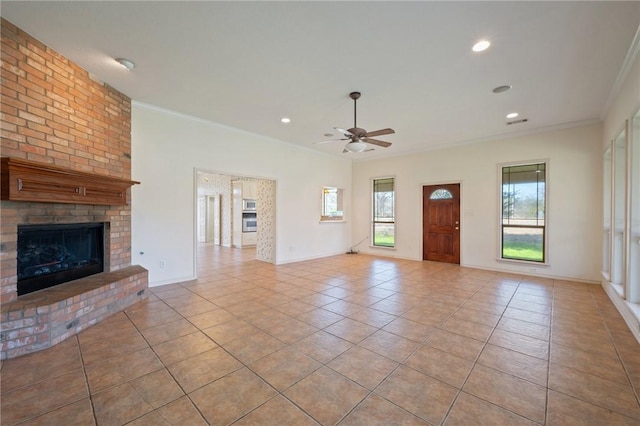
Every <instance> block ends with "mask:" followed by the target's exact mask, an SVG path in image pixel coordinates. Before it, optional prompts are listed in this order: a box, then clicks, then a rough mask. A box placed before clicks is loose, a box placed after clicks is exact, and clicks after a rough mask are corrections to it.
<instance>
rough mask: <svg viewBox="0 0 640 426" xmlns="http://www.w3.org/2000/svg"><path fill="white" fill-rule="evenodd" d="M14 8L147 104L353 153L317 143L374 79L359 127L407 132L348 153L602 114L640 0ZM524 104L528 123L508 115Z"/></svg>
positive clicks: (17, 16) (41, 34) (479, 136)
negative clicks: (484, 43)
mask: <svg viewBox="0 0 640 426" xmlns="http://www.w3.org/2000/svg"><path fill="white" fill-rule="evenodd" d="M2 16H3V17H4V18H6V19H7V20H9V21H10V22H12V23H14V24H16V25H17V26H18V27H20V28H22V29H23V30H25V31H26V32H28V33H29V34H31V35H32V36H34V37H35V38H37V39H39V40H40V41H42V42H43V43H45V44H46V45H48V46H49V47H51V48H53V49H54V50H56V51H58V52H59V53H61V54H62V55H64V56H66V57H68V58H69V59H71V60H73V61H74V62H76V63H77V64H79V65H80V66H82V67H83V68H85V69H86V70H88V71H89V72H90V73H92V74H93V75H95V76H96V77H97V78H98V79H100V80H102V81H104V82H106V83H108V84H110V85H111V86H113V87H115V88H116V89H118V90H120V91H121V92H123V93H125V94H126V95H128V96H130V97H131V98H132V99H134V100H135V101H139V102H143V103H146V104H151V105H154V106H158V107H162V108H166V109H170V110H173V111H177V112H181V113H184V114H189V115H193V116H196V117H201V118H203V119H207V120H211V121H214V122H218V123H221V124H224V125H227V126H232V127H236V128H239V129H244V130H246V131H249V132H253V133H257V134H261V135H265V136H269V137H272V138H275V139H279V140H282V141H285V142H289V143H294V144H299V145H302V146H305V147H308V148H311V149H316V150H319V151H324V152H327V153H331V154H335V155H339V156H342V155H344V154H341V151H342V149H343V146H344V144H343V143H341V142H335V143H329V144H321V145H313V142H318V141H322V140H324V139H327V138H326V137H325V136H323V135H324V134H325V133H333V134H336V131H335V130H334V129H333V127H334V126H336V127H343V128H349V127H352V125H353V101H351V100H350V99H349V97H348V94H349V92H352V91H360V92H362V98H361V99H360V100H359V101H358V126H359V127H363V128H365V129H367V130H369V131H371V130H376V129H380V128H385V127H392V128H393V129H395V131H396V134H394V135H390V136H383V137H379V139H383V140H387V141H389V142H392V143H393V145H392V146H391V147H390V148H386V149H385V148H378V149H376V150H375V151H373V152H366V153H360V154H353V153H350V154H348V155H349V156H350V157H351V158H353V159H366V158H378V157H381V156H385V155H400V154H406V153H410V152H417V151H422V150H428V149H434V148H438V147H443V146H447V145H452V144H461V143H470V142H475V141H480V140H485V139H491V138H498V137H503V136H507V135H513V134H522V133H529V132H536V131H540V130H544V129H549V128H553V127H555V126H571V125H577V124H581V123H586V122H591V121H597V120H599V119H600V118H601V117H602V114H603V112H604V109H605V107H606V104H607V100H608V98H609V96H610V95H611V93H612V90H613V88H614V85H615V82H616V78H617V76H618V73H619V71H620V69H621V67H622V65H623V62H624V59H625V56H626V55H627V53H628V51H629V48H630V46H631V45H632V41H633V40H634V36H635V35H636V32H637V30H638V25H639V24H640V2H637V1H636V2H609V1H603V2H597V1H596V2H398V1H390V2H365V1H356V2H328V1H321V2H311V1H300V2H265V1H259V2H184V1H178V2H150V1H141V2H131V1H130V2H109V1H92V2H67V1H62V2H57V1H45V2H26V1H3V2H2ZM482 38H485V39H488V40H490V41H491V43H492V45H491V47H490V49H489V50H487V51H485V52H483V53H479V54H477V53H473V52H472V51H471V46H472V45H473V43H474V42H476V41H477V40H479V39H482ZM115 57H124V58H128V59H131V60H132V61H134V62H135V63H136V68H135V69H134V70H133V71H131V72H127V71H126V70H123V69H122V68H120V67H119V66H118V65H117V64H116V63H115V61H114V60H113V58H115ZM504 84H509V85H512V86H513V89H512V90H510V91H508V92H506V93H503V94H494V93H492V89H493V88H494V87H496V86H499V85H504ZM512 111H517V112H519V113H520V117H518V118H527V119H528V120H529V121H528V122H527V123H524V124H518V125H513V126H506V125H505V122H506V121H508V120H507V119H506V118H505V115H506V114H507V113H509V112H512ZM283 116H287V117H290V118H291V120H292V122H291V123H289V124H287V125H285V124H282V123H281V122H280V118H281V117H283ZM339 136H340V135H338V134H336V137H339ZM187 142H188V141H184V143H187ZM229 143H233V141H229Z"/></svg>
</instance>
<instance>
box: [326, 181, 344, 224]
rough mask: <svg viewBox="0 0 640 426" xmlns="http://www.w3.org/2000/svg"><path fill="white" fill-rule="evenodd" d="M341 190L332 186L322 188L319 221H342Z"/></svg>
mask: <svg viewBox="0 0 640 426" xmlns="http://www.w3.org/2000/svg"><path fill="white" fill-rule="evenodd" d="M342 199H343V190H342V189H340V188H336V187H334V186H325V187H324V188H322V214H321V215H320V221H321V222H325V221H336V220H344V212H343V207H342V205H343V202H342Z"/></svg>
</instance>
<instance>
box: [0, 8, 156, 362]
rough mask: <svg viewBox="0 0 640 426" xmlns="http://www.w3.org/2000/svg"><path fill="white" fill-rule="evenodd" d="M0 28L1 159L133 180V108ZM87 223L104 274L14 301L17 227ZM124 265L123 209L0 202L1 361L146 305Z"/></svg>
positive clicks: (127, 234) (136, 273) (127, 238)
mask: <svg viewBox="0 0 640 426" xmlns="http://www.w3.org/2000/svg"><path fill="white" fill-rule="evenodd" d="M1 26H2V40H1V45H2V67H1V68H0V78H1V81H2V86H1V89H0V95H1V96H2V105H1V108H2V110H1V111H2V116H1V135H0V147H1V151H0V154H1V155H2V156H5V157H14V158H20V159H27V160H32V161H37V162H42V163H50V164H53V165H55V166H59V167H64V168H68V169H73V170H79V171H83V172H89V173H94V174H97V175H106V176H113V177H119V178H123V179H127V180H130V179H131V99H130V98H129V97H127V96H125V95H124V94H122V93H120V92H118V91H117V90H115V89H113V88H111V87H109V86H107V85H105V84H103V83H102V82H100V81H97V80H95V79H94V78H92V77H91V76H90V75H89V73H88V72H87V71H85V70H83V69H82V68H80V67H78V66H77V65H76V64H74V63H73V62H71V61H69V60H68V59H66V58H65V57H63V56H61V55H60V54H58V53H57V52H55V51H53V50H52V49H50V48H48V47H47V46H45V45H43V44H42V43H40V42H39V41H38V40H36V39H34V38H33V37H31V36H30V35H28V34H26V33H25V32H24V31H22V30H20V29H19V28H17V27H16V26H14V25H13V24H11V23H10V22H8V21H6V20H4V19H2V21H1ZM127 196H128V197H130V193H129V194H128V195H127ZM128 201H130V200H128ZM84 222H105V223H107V226H106V229H105V231H106V233H105V241H106V247H105V251H106V252H107V253H109V256H108V257H107V258H106V259H105V263H106V265H105V273H102V274H98V275H94V276H91V277H87V278H84V279H81V280H76V281H73V282H71V283H67V284H64V285H61V286H56V287H52V288H49V289H45V290H42V291H39V292H36V293H31V294H27V295H24V296H21V297H20V298H18V296H17V272H16V267H17V260H16V258H17V252H16V250H17V247H16V243H17V230H18V225H19V224H34V223H37V224H42V223H84ZM130 265H131V209H130V207H129V205H126V206H97V205H96V206H94V205H76V204H56V203H28V202H15V201H0V267H1V268H0V269H1V270H0V296H1V298H0V307H1V311H2V312H1V317H0V320H1V321H2V332H1V333H0V348H1V351H0V359H6V358H11V357H14V356H18V355H22V354H26V353H29V352H33V351H36V350H40V349H44V348H47V347H49V346H51V345H55V344H56V343H59V342H60V341H62V340H64V339H66V338H67V337H70V336H71V335H73V334H76V333H78V332H79V331H80V330H82V329H84V328H86V327H89V326H90V325H92V324H94V323H96V322H98V321H100V320H102V319H104V318H106V317H108V316H109V315H112V314H113V313H115V312H118V311H120V310H122V309H124V308H126V307H128V306H130V305H132V304H133V303H136V302H137V301H139V300H141V299H144V298H146V297H147V294H146V291H144V290H145V289H146V288H147V285H148V284H147V283H148V277H147V271H146V270H145V269H144V268H142V267H140V266H130Z"/></svg>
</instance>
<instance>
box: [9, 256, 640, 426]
mask: <svg viewBox="0 0 640 426" xmlns="http://www.w3.org/2000/svg"><path fill="white" fill-rule="evenodd" d="M253 256H255V251H254V250H251V249H245V250H239V249H224V248H218V247H214V246H211V245H203V246H202V247H201V248H200V253H199V265H200V276H201V278H200V279H198V280H197V281H192V282H187V283H182V284H174V285H168V286H163V287H156V288H153V289H151V295H150V297H149V300H148V301H145V302H143V303H140V304H138V305H136V306H133V307H131V308H130V309H128V310H127V311H126V312H122V313H119V314H117V315H114V316H112V317H111V318H109V319H108V320H106V321H104V322H103V323H101V324H98V325H96V326H94V327H92V328H90V329H88V330H85V331H84V332H82V333H80V334H79V335H78V336H77V337H74V338H71V339H69V340H67V341H65V342H63V343H61V344H59V345H57V346H55V347H53V348H51V349H48V350H46V351H42V352H39V353H35V354H31V355H27V356H24V357H20V358H16V359H12V360H9V361H5V362H4V363H3V364H2V370H1V374H2V394H1V395H0V396H1V398H2V401H1V404H2V405H1V408H2V412H1V415H2V418H1V422H2V424H3V425H13V424H19V423H24V424H30V425H45V424H46V425H62V424H64V425H91V424H98V425H120V424H131V425H160V424H183V425H197V424H231V423H234V424H239V425H259V424H273V425H305V424H310V425H312V424H318V423H319V424H323V425H333V424H340V425H374V424H382V425H388V424H432V425H438V424H447V425H474V424H479V425H499V424H505V425H534V424H548V425H556V424H569V425H579V424H589V425H614V424H625V425H638V424H640V406H639V404H638V394H637V390H638V386H639V385H640V345H638V343H637V342H636V341H635V339H634V338H633V336H632V335H631V333H630V332H629V330H628V329H627V327H626V325H625V324H624V322H623V321H622V319H621V317H620V315H619V314H618V313H617V311H616V310H615V308H614V307H613V305H612V304H611V302H610V301H609V300H608V298H607V297H606V295H605V293H604V292H603V290H602V289H601V287H600V286H596V285H588V284H577V283H571V282H558V281H552V280H545V279H537V278H531V277H523V276H517V275H508V274H501V273H495V272H487V271H481V270H475V269H469V268H461V267H459V266H455V265H447V264H441V263H432V262H414V261H405V260H394V259H386V258H377V257H372V256H366V255H362V254H360V255H356V256H353V255H343V256H337V257H331V258H326V259H319V260H312V261H306V262H300V263H294V264H289V265H283V266H278V267H276V266H273V265H270V264H265V263H262V262H258V261H256V260H253Z"/></svg>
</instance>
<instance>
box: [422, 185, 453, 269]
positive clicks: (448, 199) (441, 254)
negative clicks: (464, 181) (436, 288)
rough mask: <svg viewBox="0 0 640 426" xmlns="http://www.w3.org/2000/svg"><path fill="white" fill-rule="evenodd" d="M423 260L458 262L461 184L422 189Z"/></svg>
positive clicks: (432, 186) (424, 187)
mask: <svg viewBox="0 0 640 426" xmlns="http://www.w3.org/2000/svg"><path fill="white" fill-rule="evenodd" d="M422 247H423V249H422V258H423V259H424V260H435V261H437V262H447V263H458V264H459V263H460V184H458V183H456V184H448V185H430V186H423V187H422Z"/></svg>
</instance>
